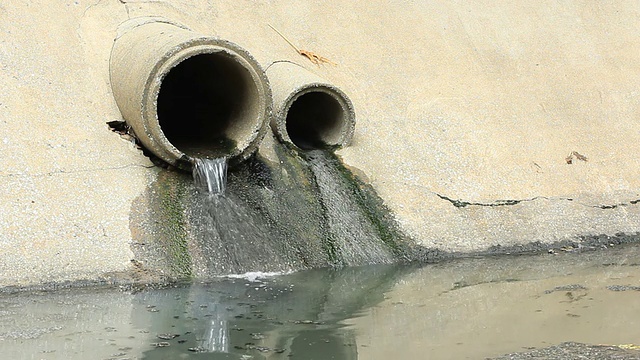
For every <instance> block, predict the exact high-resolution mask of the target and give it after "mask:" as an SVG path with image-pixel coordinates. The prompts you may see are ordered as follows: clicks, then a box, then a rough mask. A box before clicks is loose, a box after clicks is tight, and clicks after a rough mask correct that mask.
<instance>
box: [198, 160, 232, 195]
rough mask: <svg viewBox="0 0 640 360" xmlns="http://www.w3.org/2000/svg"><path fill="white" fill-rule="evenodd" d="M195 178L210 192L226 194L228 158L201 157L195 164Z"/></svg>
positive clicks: (200, 185)
mask: <svg viewBox="0 0 640 360" xmlns="http://www.w3.org/2000/svg"><path fill="white" fill-rule="evenodd" d="M193 180H194V182H195V184H196V186H197V187H199V188H202V189H206V190H207V191H208V192H209V193H210V194H214V195H221V194H224V191H225V189H226V188H227V158H225V157H222V158H215V159H200V158H196V159H195V161H194V164H193Z"/></svg>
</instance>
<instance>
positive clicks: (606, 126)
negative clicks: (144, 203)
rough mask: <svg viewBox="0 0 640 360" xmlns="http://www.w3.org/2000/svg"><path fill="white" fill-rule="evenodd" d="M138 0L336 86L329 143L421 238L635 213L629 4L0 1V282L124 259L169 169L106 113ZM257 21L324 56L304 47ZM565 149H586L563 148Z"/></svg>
mask: <svg viewBox="0 0 640 360" xmlns="http://www.w3.org/2000/svg"><path fill="white" fill-rule="evenodd" d="M149 15H153V16H164V17H166V18H169V19H171V20H173V21H177V22H181V23H183V24H185V25H187V26H188V27H190V28H192V29H193V30H195V31H198V32H201V33H204V34H213V35H218V36H221V37H223V38H227V39H229V40H231V41H234V42H236V43H238V44H239V45H241V46H243V47H244V48H246V49H247V50H249V51H250V52H251V53H252V54H253V55H254V56H255V57H256V59H258V61H260V62H261V63H262V64H263V65H264V66H266V65H268V64H269V63H270V62H272V61H275V60H285V59H286V60H291V61H295V62H297V63H299V64H302V65H304V66H305V67H307V68H308V69H309V70H311V71H313V72H315V73H317V74H318V75H320V76H322V77H324V78H325V79H327V80H329V81H331V82H333V83H334V84H335V85H337V86H338V87H340V88H342V89H343V90H344V91H345V92H346V93H347V94H348V95H349V96H350V97H351V100H352V101H353V103H354V105H355V107H356V112H357V121H358V123H357V128H356V134H355V138H354V141H353V144H352V146H350V147H348V148H345V149H343V150H341V151H339V155H340V156H342V158H343V159H344V162H345V163H346V164H347V165H349V166H351V167H353V168H354V169H357V170H359V171H357V172H358V173H360V174H365V175H366V177H367V178H366V180H367V181H368V182H370V183H371V184H372V185H373V186H374V188H375V189H376V190H377V191H378V192H379V194H380V195H381V196H382V197H383V199H384V200H385V201H386V203H387V205H388V206H389V207H390V208H391V209H392V210H393V211H394V213H395V214H396V216H397V220H398V221H399V222H400V224H401V225H402V226H403V228H404V229H405V231H407V232H408V233H409V234H410V235H411V236H412V237H413V238H414V239H415V240H416V241H418V242H419V243H421V244H422V245H424V246H426V247H431V248H439V249H442V250H447V251H461V252H466V251H477V250H482V249H486V248H488V247H490V246H493V245H505V246H509V245H517V244H526V243H530V242H534V241H540V242H545V243H551V242H555V241H559V240H564V239H576V238H577V237H579V236H582V235H597V234H615V233H619V232H624V233H637V232H639V231H640V211H639V208H640V202H639V201H638V200H640V176H639V171H640V157H638V156H637V154H639V153H640V151H639V150H640V127H638V117H639V115H640V92H639V90H638V84H640V65H639V64H640V42H639V41H638V40H637V39H639V38H640V27H638V25H637V19H638V18H639V17H640V6H638V4H635V3H632V2H626V1H609V2H607V3H606V4H604V3H602V2H599V1H578V0H571V1H563V2H557V1H546V0H542V1H540V0H538V1H529V0H526V1H518V2H512V3H507V2H503V1H496V0H486V1H481V0H477V1H397V2H389V1H366V2H356V1H331V2H328V1H314V2H311V1H308V2H300V1H279V0H273V1H269V0H264V1H248V0H240V1H238V0H234V1H215V2H213V1H202V0H198V1H196V0H175V1H142V0H101V1H95V0H94V1H83V0H77V1H72V0H69V1H45V0H41V1H18V0H9V1H5V2H4V3H3V4H0V66H1V71H0V83H1V84H2V90H1V91H0V159H1V161H2V166H1V167H0V286H1V285H25V284H34V283H41V282H49V281H60V280H66V279H97V278H100V277H101V276H103V275H104V274H106V273H113V272H122V271H127V270H128V269H130V267H131V266H132V265H131V263H130V260H131V259H132V258H133V253H132V251H131V248H130V242H131V239H132V235H131V231H130V211H131V204H132V202H133V200H134V199H135V198H136V197H137V196H139V195H140V194H141V193H142V192H144V190H145V188H146V187H147V186H148V185H149V184H151V183H152V182H153V180H154V179H155V178H156V176H157V175H158V173H159V172H160V171H165V170H161V169H159V168H157V167H154V166H153V165H152V164H151V162H150V161H149V160H148V159H147V158H146V157H144V156H143V155H142V154H141V152H140V150H139V149H136V148H135V146H134V145H133V144H132V143H131V142H128V141H126V140H123V139H121V138H120V137H119V136H118V135H117V134H115V133H114V132H111V131H109V129H108V127H107V125H106V122H107V121H112V120H121V115H120V113H119V111H118V108H117V107H116V104H115V102H114V100H113V96H112V94H111V89H110V85H109V72H108V64H109V54H110V50H111V46H112V43H113V39H114V37H115V35H116V29H117V26H118V25H119V24H120V23H121V22H123V21H125V20H127V19H128V18H133V17H137V16H149ZM268 24H271V25H272V26H274V27H276V28H277V29H279V30H280V31H281V32H282V33H284V34H285V35H286V36H287V37H289V39H290V40H291V41H293V42H294V43H296V44H297V45H298V46H299V47H300V48H303V49H305V50H310V51H313V52H316V53H318V54H319V55H322V56H324V57H327V58H329V59H331V60H332V61H334V62H336V63H337V64H338V65H337V66H331V65H325V66H315V65H313V64H311V63H310V62H308V61H307V60H306V59H304V58H302V57H300V56H299V55H298V54H297V53H296V52H295V51H294V50H293V49H292V48H291V47H290V46H289V45H288V44H287V43H286V42H284V41H283V40H282V38H280V37H279V36H278V35H277V34H276V33H275V32H274V31H273V30H271V29H270V28H269V26H268ZM267 150H268V149H261V151H265V152H268V151H267ZM571 151H577V152H578V153H580V154H583V155H585V156H587V157H588V161H586V162H584V161H580V160H575V159H574V161H573V163H572V164H567V162H566V161H565V158H566V157H567V155H569V153H570V152H571ZM149 211H153V209H149Z"/></svg>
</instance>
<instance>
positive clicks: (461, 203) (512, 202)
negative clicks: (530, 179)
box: [433, 192, 640, 210]
mask: <svg viewBox="0 0 640 360" xmlns="http://www.w3.org/2000/svg"><path fill="white" fill-rule="evenodd" d="M433 194H435V195H436V196H438V197H439V198H441V199H442V200H446V201H448V202H450V203H451V204H452V205H453V206H455V207H457V208H464V207H467V206H484V207H497V206H512V205H517V204H520V203H522V202H529V201H535V200H539V199H545V200H561V201H574V199H573V198H563V197H554V198H549V197H546V196H535V197H532V198H529V199H519V200H495V201H494V202H485V203H483V202H471V201H463V200H460V199H452V198H450V197H447V196H444V195H442V194H438V193H436V192H433ZM576 204H579V205H582V206H587V207H592V208H596V209H603V210H609V209H616V208H619V207H624V206H630V205H638V204H640V199H636V200H631V201H629V202H623V203H618V204H612V205H608V204H602V205H592V204H585V203H582V202H576Z"/></svg>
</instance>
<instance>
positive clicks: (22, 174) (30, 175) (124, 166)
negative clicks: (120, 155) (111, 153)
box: [0, 164, 155, 178]
mask: <svg viewBox="0 0 640 360" xmlns="http://www.w3.org/2000/svg"><path fill="white" fill-rule="evenodd" d="M132 167H141V168H146V169H151V168H154V167H155V165H142V164H129V165H122V166H114V167H106V168H95V169H79V170H54V171H49V172H46V173H33V174H31V173H8V174H2V173H0V177H5V178H8V177H21V176H23V177H24V176H28V177H45V176H53V175H60V174H77V173H86V172H94V171H109V170H121V169H127V168H132Z"/></svg>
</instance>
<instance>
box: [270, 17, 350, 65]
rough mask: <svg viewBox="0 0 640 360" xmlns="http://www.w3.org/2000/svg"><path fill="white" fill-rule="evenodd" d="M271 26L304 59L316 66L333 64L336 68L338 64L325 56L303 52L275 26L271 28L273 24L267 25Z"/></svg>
mask: <svg viewBox="0 0 640 360" xmlns="http://www.w3.org/2000/svg"><path fill="white" fill-rule="evenodd" d="M267 25H269V27H270V28H271V29H273V31H275V32H276V33H278V35H280V37H282V38H283V39H284V41H286V42H287V43H288V44H289V45H291V47H292V48H294V49H295V50H296V52H297V53H298V54H300V55H302V56H304V57H306V58H307V59H309V61H311V62H312V63H314V64H316V65H318V66H319V65H320V64H331V65H333V66H336V65H338V64H336V63H334V62H333V61H331V60H329V59H327V58H326V57H324V56H320V55H318V54H316V53H314V52H311V51H307V50H302V49H300V48H299V47H297V46H295V45H294V44H293V43H292V42H291V41H289V39H287V37H286V36H284V35H282V33H281V32H280V31H278V30H277V29H276V28H274V27H273V26H271V24H267Z"/></svg>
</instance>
